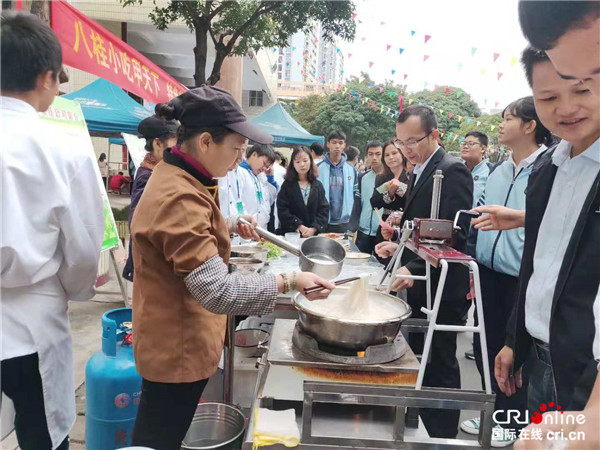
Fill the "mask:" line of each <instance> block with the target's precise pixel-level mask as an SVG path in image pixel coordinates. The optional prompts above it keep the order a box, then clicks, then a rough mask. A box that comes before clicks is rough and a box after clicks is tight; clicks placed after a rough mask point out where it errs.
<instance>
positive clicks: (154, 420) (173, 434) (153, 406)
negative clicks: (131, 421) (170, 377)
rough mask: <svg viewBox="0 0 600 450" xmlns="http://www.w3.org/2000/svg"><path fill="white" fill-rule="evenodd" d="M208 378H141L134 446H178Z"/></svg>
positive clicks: (169, 449) (162, 449) (160, 449)
mask: <svg viewBox="0 0 600 450" xmlns="http://www.w3.org/2000/svg"><path fill="white" fill-rule="evenodd" d="M206 383H208V379H206V380H200V381H195V382H193V383H156V382H153V381H148V380H146V379H143V380H142V395H141V397H140V406H139V409H138V413H137V416H136V418H135V425H134V427H133V437H132V444H131V445H132V446H140V447H149V448H152V449H154V450H179V449H180V448H181V441H183V438H184V437H185V433H187V430H188V428H189V427H190V424H191V423H192V419H193V418H194V413H195V412H196V406H198V401H199V400H200V396H201V395H202V391H204V388H205V387H206Z"/></svg>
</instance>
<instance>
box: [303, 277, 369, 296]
mask: <svg viewBox="0 0 600 450" xmlns="http://www.w3.org/2000/svg"><path fill="white" fill-rule="evenodd" d="M356 280H360V277H351V278H344V279H343V280H337V281H334V282H333V283H334V284H335V285H336V286H339V285H340V284H346V283H351V282H352V281H356ZM323 289H325V288H324V287H323V286H314V287H309V288H306V289H304V295H307V294H312V293H313V292H319V291H322V290H323Z"/></svg>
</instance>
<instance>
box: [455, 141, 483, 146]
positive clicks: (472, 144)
mask: <svg viewBox="0 0 600 450" xmlns="http://www.w3.org/2000/svg"><path fill="white" fill-rule="evenodd" d="M460 145H461V146H463V147H475V146H476V145H481V144H480V143H479V142H475V141H468V142H467V141H463V143H462V144H460Z"/></svg>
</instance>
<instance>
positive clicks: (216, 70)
mask: <svg viewBox="0 0 600 450" xmlns="http://www.w3.org/2000/svg"><path fill="white" fill-rule="evenodd" d="M225 58H227V51H226V50H225V46H222V48H218V49H217V50H216V55H215V63H214V64H213V68H212V72H211V74H210V77H208V80H206V83H207V84H210V85H211V86H214V85H215V84H217V83H218V82H219V80H220V79H221V67H222V66H223V61H225Z"/></svg>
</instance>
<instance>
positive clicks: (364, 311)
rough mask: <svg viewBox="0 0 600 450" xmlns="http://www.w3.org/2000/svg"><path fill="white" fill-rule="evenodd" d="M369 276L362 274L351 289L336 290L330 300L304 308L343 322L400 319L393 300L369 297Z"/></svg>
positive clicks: (306, 303) (319, 301)
mask: <svg viewBox="0 0 600 450" xmlns="http://www.w3.org/2000/svg"><path fill="white" fill-rule="evenodd" d="M369 276H370V275H365V274H362V275H361V276H360V279H358V280H356V281H354V282H353V283H352V285H351V286H350V289H336V290H334V291H333V292H332V293H331V295H330V296H329V298H327V299H325V300H314V301H312V302H303V306H304V308H306V309H308V310H309V311H311V312H313V313H316V314H319V315H324V316H328V317H333V318H336V319H342V320H359V321H363V322H377V321H385V320H390V319H394V318H396V317H398V307H397V305H394V300H393V299H391V298H387V297H384V296H382V295H377V294H376V295H374V296H370V295H369V289H368V288H369Z"/></svg>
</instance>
